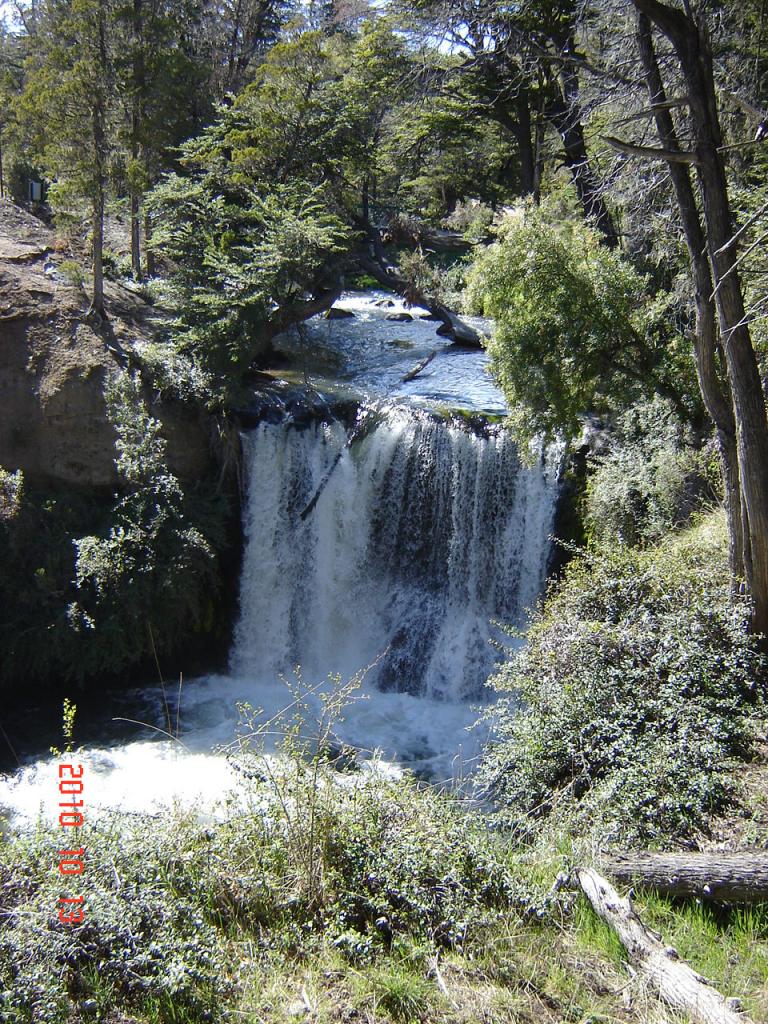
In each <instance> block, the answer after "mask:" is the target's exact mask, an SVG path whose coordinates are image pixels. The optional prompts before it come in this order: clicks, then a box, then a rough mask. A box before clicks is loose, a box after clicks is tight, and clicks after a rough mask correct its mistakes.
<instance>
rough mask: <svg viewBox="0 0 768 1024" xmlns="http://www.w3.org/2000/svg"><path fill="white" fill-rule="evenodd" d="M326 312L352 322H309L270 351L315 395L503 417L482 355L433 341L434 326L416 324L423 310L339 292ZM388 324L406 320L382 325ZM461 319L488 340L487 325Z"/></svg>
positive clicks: (372, 295) (384, 296)
mask: <svg viewBox="0 0 768 1024" xmlns="http://www.w3.org/2000/svg"><path fill="white" fill-rule="evenodd" d="M334 308H335V309H336V310H341V311H346V312H348V313H351V314H352V316H351V317H349V318H345V319H326V318H325V317H315V318H314V319H313V320H311V321H309V323H308V324H307V325H306V326H305V327H303V328H302V329H301V330H300V331H291V332H290V333H289V334H287V335H283V336H282V337H281V338H280V339H278V341H277V343H276V344H277V346H278V348H279V349H280V350H282V351H283V352H285V353H287V354H288V355H289V356H290V357H291V360H292V363H293V366H294V374H295V376H296V377H297V378H298V379H304V380H306V381H307V383H309V384H311V385H312V386H313V387H315V388H317V389H318V390H319V391H321V392H322V391H324V390H327V389H328V388H329V387H333V388H339V387H342V388H346V389H348V390H350V391H351V392H353V393H356V394H358V395H364V396H365V397H366V398H368V399H369V400H372V401H376V400H381V399H382V398H383V399H387V400H397V401H404V402H408V403H410V404H417V405H425V406H428V407H429V406H433V407H434V406H437V407H445V408H457V409H464V410H467V411H470V412H477V413H484V414H486V415H489V416H493V417H498V416H503V415H504V414H505V413H506V411H507V406H506V403H505V401H504V396H503V394H502V393H501V391H500V389H499V388H498V387H497V386H496V384H495V382H494V380H493V378H492V376H491V373H490V368H489V360H488V356H487V355H486V353H485V352H483V351H482V350H480V349H468V348H463V347H461V346H458V345H455V344H453V342H452V341H451V340H450V339H449V338H444V337H441V336H440V335H439V334H438V333H437V329H438V328H439V327H440V324H439V323H437V322H434V321H432V320H426V319H424V317H427V316H429V313H428V311H427V310H426V309H423V308H422V307H420V306H407V305H406V304H405V303H404V302H403V301H402V299H400V298H398V297H396V296H393V295H390V294H388V293H387V292H383V291H374V292H345V293H344V294H343V295H342V296H341V298H340V299H339V301H338V302H337V303H336V305H335V307H334ZM391 316H410V317H411V318H412V319H411V320H408V321H397V320H388V319H387V317H391ZM464 319H465V320H466V321H467V323H469V324H471V325H472V326H473V327H475V329H476V330H477V331H478V332H479V333H480V334H481V335H489V334H490V332H491V324H490V322H489V321H488V320H483V319H481V318H479V317H465V318H464ZM432 352H435V353H436V354H435V357H434V359H433V360H432V361H431V362H430V363H429V366H427V367H426V368H425V369H424V371H423V372H422V373H420V374H419V375H418V376H417V377H415V378H414V379H413V380H411V381H403V377H405V376H406V374H408V372H409V371H411V370H412V369H413V368H414V367H415V366H417V365H418V363H420V362H421V361H422V360H423V359H426V358H427V356H429V355H430V354H431V353H432Z"/></svg>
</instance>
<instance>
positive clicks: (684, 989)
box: [575, 868, 751, 1024]
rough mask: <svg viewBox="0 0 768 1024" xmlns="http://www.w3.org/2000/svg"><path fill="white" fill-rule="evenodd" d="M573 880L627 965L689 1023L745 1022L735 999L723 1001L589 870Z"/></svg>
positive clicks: (626, 901)
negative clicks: (615, 938) (617, 942)
mask: <svg viewBox="0 0 768 1024" xmlns="http://www.w3.org/2000/svg"><path fill="white" fill-rule="evenodd" d="M575 879H576V881H577V882H578V884H579V886H580V888H581V890H582V892H583V893H584V895H585V896H586V897H587V899H588V900H589V902H590V903H591V904H592V908H593V910H594V911H595V913H596V914H597V915H598V917H600V918H601V919H602V920H603V921H605V922H606V924H608V925H610V927H611V928H613V930H614V931H615V932H616V934H617V935H618V937H619V939H620V940H621V943H622V945H623V946H624V948H625V949H626V951H627V955H628V957H629V962H630V964H631V965H632V966H633V967H634V968H635V970H636V971H637V972H638V974H639V975H640V976H641V978H642V979H643V980H644V981H646V982H647V983H648V984H649V985H650V986H651V987H652V988H653V989H654V990H655V991H656V992H657V993H658V995H659V997H660V998H661V999H662V1000H663V1002H665V1003H666V1004H667V1006H669V1007H670V1008H672V1009H674V1010H678V1011H680V1012H682V1013H685V1014H687V1015H688V1017H689V1018H690V1020H691V1021H693V1022H695V1024H751V1021H750V1019H749V1018H748V1017H747V1016H746V1015H745V1014H744V1013H741V1012H740V1010H739V1005H740V1004H739V1001H738V1000H737V999H726V998H725V996H723V995H722V994H721V993H720V992H718V991H717V989H715V988H713V987H712V986H711V985H710V984H709V982H708V981H707V980H706V978H702V976H701V975H700V974H697V973H696V971H694V970H693V968H691V967H689V966H688V964H686V963H685V962H684V961H683V960H681V959H680V957H679V955H678V953H677V951H676V950H674V949H672V948H671V947H670V946H665V945H664V943H663V942H662V941H661V938H660V937H658V936H657V935H656V934H655V933H654V932H652V931H651V930H650V929H649V928H647V927H646V926H645V925H644V924H643V922H642V921H641V920H640V918H639V917H638V915H637V914H636V913H635V911H634V909H633V907H632V902H631V900H630V898H629V897H628V896H627V897H624V898H622V897H621V896H619V894H618V893H617V892H616V890H615V889H614V888H613V886H612V885H611V884H610V883H609V882H607V881H606V880H605V879H604V878H602V877H601V876H600V875H598V873H597V872H596V871H593V870H592V869H591V868H578V869H577V870H576V871H575Z"/></svg>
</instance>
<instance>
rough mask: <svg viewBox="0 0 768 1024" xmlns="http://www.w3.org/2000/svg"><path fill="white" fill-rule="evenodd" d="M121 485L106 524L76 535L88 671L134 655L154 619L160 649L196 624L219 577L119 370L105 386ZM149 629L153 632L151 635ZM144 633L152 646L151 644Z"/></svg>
mask: <svg viewBox="0 0 768 1024" xmlns="http://www.w3.org/2000/svg"><path fill="white" fill-rule="evenodd" d="M107 402H108V409H109V414H110V417H111V419H112V421H113V422H114V424H115V427H116V430H117V442H116V447H117V453H118V456H117V460H116V462H117V467H118V471H119V473H120V477H121V478H122V480H123V482H124V485H125V491H124V493H123V494H122V496H121V497H119V498H118V500H117V503H116V504H115V506H114V508H113V511H112V515H111V517H110V519H111V524H110V526H109V529H108V531H107V532H103V533H100V534H92V535H89V536H85V537H80V538H78V539H77V540H76V541H75V548H76V561H75V573H76V585H77V598H76V600H75V601H73V602H72V603H71V604H70V606H69V619H70V623H71V625H72V628H73V629H74V630H75V631H76V632H78V633H81V634H83V635H85V636H87V634H88V632H89V631H95V639H98V643H95V644H93V645H91V647H90V653H89V654H87V655H86V656H85V664H84V671H86V672H87V673H88V674H91V673H95V672H97V671H99V670H100V669H104V668H108V667H114V666H115V665H125V664H130V663H131V662H132V661H136V660H138V659H139V658H140V657H141V656H142V655H143V653H144V651H145V650H146V649H147V634H148V632H149V631H151V630H152V627H153V623H156V624H160V626H159V628H158V629H157V630H156V632H157V634H158V637H159V638H160V640H161V646H162V647H163V648H165V649H168V648H173V646H174V645H175V644H176V643H177V642H178V640H179V638H180V636H181V635H183V634H184V633H185V632H186V631H188V630H189V629H190V627H191V628H192V629H195V628H200V627H201V626H202V624H203V621H204V618H205V616H206V614H207V611H208V608H209V602H210V597H211V594H212V593H215V590H216V585H217V579H218V577H217V574H216V556H215V553H214V548H213V547H212V546H211V543H210V541H209V539H208V538H206V537H205V536H204V534H203V533H202V532H201V530H200V529H199V528H198V527H197V526H195V525H194V524H193V522H190V521H189V520H188V518H187V516H186V505H187V502H185V495H184V491H183V489H182V487H181V485H180V483H179V481H178V480H177V479H176V477H175V476H173V475H172V474H171V473H170V472H169V471H168V469H167V466H166V462H165V441H164V440H163V438H162V437H161V436H160V424H159V422H158V421H157V420H155V419H152V418H151V417H150V416H149V414H148V413H147V411H146V407H145V405H144V401H143V398H142V394H141V386H140V383H139V380H138V377H136V376H132V375H130V374H127V373H124V374H120V375H118V376H117V377H116V378H115V380H114V382H113V383H112V385H111V386H110V388H109V390H108V391H107ZM154 632H155V631H153V634H154ZM154 644H155V641H154V639H150V645H151V646H152V645H154Z"/></svg>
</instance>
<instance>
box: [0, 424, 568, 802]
mask: <svg viewBox="0 0 768 1024" xmlns="http://www.w3.org/2000/svg"><path fill="white" fill-rule="evenodd" d="M300 420H301V422H298V421H297V420H296V419H294V418H292V417H291V416H290V415H289V416H288V417H286V418H285V419H283V420H282V421H279V422H266V421H263V422H260V423H259V424H258V425H257V426H256V427H255V428H254V429H253V430H252V431H250V432H249V433H248V434H247V435H245V437H244V439H243V446H244V452H245V463H246V477H247V494H246V497H245V502H244V511H243V518H244V528H245V534H246V544H245V552H244V563H243V567H242V573H241V581H240V618H239V624H238V626H237V628H236V635H235V640H234V644H233V648H232V652H231V656H230V666H229V672H228V673H227V674H225V675H210V676H204V677H201V678H198V679H192V680H185V681H184V684H183V690H182V687H181V685H180V686H179V690H178V698H179V699H180V706H179V708H178V710H177V709H176V708H175V707H173V706H172V707H171V710H170V711H169V705H168V701H169V700H170V701H171V705H173V695H170V694H168V693H166V692H165V691H163V692H162V693H159V692H158V691H157V689H156V688H152V689H151V690H141V691H135V692H133V693H127V694H126V695H125V700H126V704H125V707H126V719H127V720H128V721H131V720H134V721H135V720H143V721H149V722H153V721H154V722H155V724H156V725H157V730H159V732H158V731H157V730H155V732H154V733H153V734H151V735H149V736H144V737H141V738H137V739H135V740H133V741H131V742H125V741H123V742H121V743H119V744H117V745H115V744H114V743H110V745H109V746H108V747H91V748H90V749H88V750H86V751H81V752H80V753H79V754H78V757H79V758H81V759H85V760H86V761H87V763H88V765H89V767H88V771H89V777H90V778H91V779H92V789H91V793H92V797H91V800H92V802H93V805H94V806H97V805H98V806H106V807H120V808H122V809H124V810H125V809H134V810H136V811H137V812H138V811H142V812H143V811H146V810H147V809H148V807H150V806H157V807H162V806H164V805H166V804H168V803H170V802H171V801H181V803H182V804H183V805H184V806H188V807H190V808H199V807H213V806H214V805H215V804H216V803H217V801H219V800H221V799H224V801H225V804H224V806H225V808H226V800H227V799H228V794H230V793H231V792H234V790H235V789H236V787H237V780H236V779H235V778H234V776H233V775H232V773H231V772H230V770H229V768H228V765H227V762H226V760H225V759H224V758H223V757H222V756H220V755H219V754H216V753H214V751H217V750H223V749H228V748H229V747H230V746H231V744H232V738H233V736H234V735H235V733H236V732H237V729H238V719H239V717H240V712H239V710H238V709H239V708H240V707H241V706H242V705H243V704H244V703H245V704H248V705H250V706H251V707H253V708H259V709H261V710H262V711H263V713H264V719H265V720H269V719H271V718H272V716H275V715H278V714H279V713H280V711H281V710H282V709H284V708H285V707H286V706H287V705H290V702H291V697H292V695H291V694H289V692H288V691H287V690H286V687H285V685H284V683H283V682H281V679H280V677H281V676H290V675H291V671H292V669H293V668H294V667H295V666H297V665H300V666H301V668H302V682H303V683H305V684H307V685H308V686H311V687H312V686H315V685H317V684H324V683H325V681H326V679H327V677H328V676H329V675H331V674H338V675H340V676H341V678H342V679H351V678H352V677H354V676H355V675H356V674H357V673H358V672H359V671H360V669H362V668H364V667H365V666H367V665H371V664H372V663H373V662H374V661H375V662H376V665H375V667H374V668H373V669H372V670H371V672H370V673H369V674H368V676H367V677H366V680H365V684H364V686H363V687H361V691H364V692H361V695H360V699H359V700H356V701H355V702H354V703H352V704H350V706H349V707H347V708H345V710H344V716H343V719H342V720H340V721H339V722H337V723H336V724H335V726H334V733H335V735H336V736H337V737H338V738H339V739H340V740H341V741H342V742H344V743H347V744H349V745H351V746H352V747H354V748H356V749H358V750H359V751H361V757H365V756H367V753H369V752H372V751H374V750H376V751H378V752H379V753H380V755H381V757H382V758H383V760H382V761H381V764H382V766H384V765H388V766H389V769H391V770H397V769H395V767H394V766H395V765H403V766H405V767H407V768H409V769H410V770H411V771H412V772H414V773H416V774H418V775H420V776H421V777H423V778H426V779H430V780H447V779H451V778H457V777H463V775H464V773H465V772H466V771H471V766H472V764H473V762H474V759H475V758H476V757H477V755H478V752H479V749H480V746H481V744H482V741H483V732H482V729H477V728H472V726H473V723H474V722H475V720H476V718H477V713H476V704H475V702H476V701H477V699H478V698H482V696H483V684H484V682H485V680H486V678H487V676H488V674H489V673H490V671H491V669H492V668H493V664H494V661H495V660H496V650H495V648H494V647H493V646H492V644H491V643H490V640H491V638H492V637H493V636H494V633H495V632H498V631H497V630H494V627H493V626H492V623H493V622H495V621H497V622H505V623H511V624H515V625H519V626H524V625H525V613H526V609H527V608H529V607H531V606H532V605H533V604H534V603H535V601H536V599H537V597H538V596H539V594H540V593H541V589H542V586H543V583H544V577H545V572H546V566H547V561H548V557H549V546H550V545H549V539H548V538H549V534H550V532H551V529H552V522H553V517H554V508H555V499H556V495H557V478H558V472H559V459H558V458H557V457H556V456H553V457H551V458H540V459H539V461H538V464H537V465H536V466H535V468H533V469H526V468H525V467H524V466H523V465H522V464H521V462H520V459H519V457H518V453H517V449H516V447H515V444H514V442H513V441H512V439H511V438H510V436H509V434H508V433H507V432H506V431H504V430H503V429H501V428H495V427H494V428H491V427H487V426H486V427H485V428H484V429H482V430H481V431H480V432H476V431H473V430H472V429H470V428H469V426H460V425H457V424H452V423H448V422H445V421H444V420H441V419H438V418H436V417H435V416H432V415H430V414H427V413H425V412H423V411H419V410H418V409H414V408H412V407H411V408H410V409H408V408H405V407H403V406H390V407H388V408H387V407H385V408H383V409H380V410H378V413H377V417H376V419H375V421H374V422H375V426H374V427H373V429H371V430H369V431H368V433H367V434H366V435H365V436H364V437H363V438H361V439H360V440H359V441H357V442H356V443H354V444H351V445H350V446H349V447H347V440H348V436H347V431H346V429H345V428H344V426H343V425H342V424H340V423H338V422H328V423H321V422H316V421H310V422H307V417H306V416H305V417H303V418H301V417H300ZM339 453H341V458H340V460H339V461H338V464H337V465H336V467H335V469H334V470H333V472H332V474H331V475H330V477H329V479H328V484H327V486H326V487H325V488H324V489H323V491H322V494H321V496H320V498H319V500H318V501H317V504H316V505H315V507H314V509H313V511H312V512H311V514H309V515H308V516H307V517H306V519H305V520H304V521H302V519H301V512H302V511H303V510H304V509H306V507H307V505H308V503H309V502H310V501H311V499H312V497H313V496H314V495H315V493H316V490H317V488H318V486H319V485H320V483H321V481H322V480H323V479H324V478H325V476H326V474H327V472H328V470H329V469H330V468H331V466H333V464H334V462H335V460H336V459H337V456H338V455H339ZM377 659H378V660H377ZM310 704H311V705H312V707H313V708H314V709H315V711H317V713H318V714H319V698H318V697H317V696H316V695H315V696H313V697H312V698H311V700H310ZM311 713H313V712H310V714H311ZM171 719H172V720H173V721H175V722H176V723H180V727H181V732H182V738H183V746H180V745H178V744H176V743H174V742H172V741H169V740H166V741H164V740H162V738H160V737H161V736H162V730H164V729H166V728H167V726H168V723H169V721H170V720H171ZM311 730H312V725H311V723H310V725H309V731H310V733H311ZM270 737H271V734H270ZM270 741H271V739H270ZM54 771H55V763H54V762H50V761H49V760H48V759H43V760H40V761H38V762H36V763H35V764H32V765H29V766H26V767H25V768H24V769H23V770H21V771H20V772H18V773H17V774H16V775H15V776H13V777H8V778H7V779H6V780H5V781H3V780H2V779H0V806H2V807H3V808H5V809H6V810H7V811H8V812H9V813H15V814H18V815H20V816H21V817H26V818H27V819H28V820H30V821H31V820H34V818H35V816H36V815H37V813H38V809H39V807H40V806H43V805H45V806H49V805H50V814H51V815H52V816H55V815H56V814H58V807H57V806H56V805H55V804H54V803H52V798H53V796H54V793H55V789H54V788H52V786H51V781H50V780H51V778H52V777H53V776H52V774H51V773H52V772H54ZM225 813H229V812H227V811H225ZM53 820H55V817H54V818H53Z"/></svg>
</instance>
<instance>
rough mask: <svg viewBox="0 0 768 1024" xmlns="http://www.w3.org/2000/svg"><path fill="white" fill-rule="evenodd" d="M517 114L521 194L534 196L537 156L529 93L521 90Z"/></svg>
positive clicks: (518, 96)
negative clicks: (534, 145)
mask: <svg viewBox="0 0 768 1024" xmlns="http://www.w3.org/2000/svg"><path fill="white" fill-rule="evenodd" d="M515 112H516V114H517V122H516V130H515V138H516V139H517V148H518V153H519V155H520V193H521V195H524V196H532V195H533V194H534V193H535V191H536V154H535V152H534V148H533V138H532V130H531V108H530V104H529V102H528V93H527V92H526V90H524V89H521V90H520V92H519V93H518V95H517V98H516V100H515Z"/></svg>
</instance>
